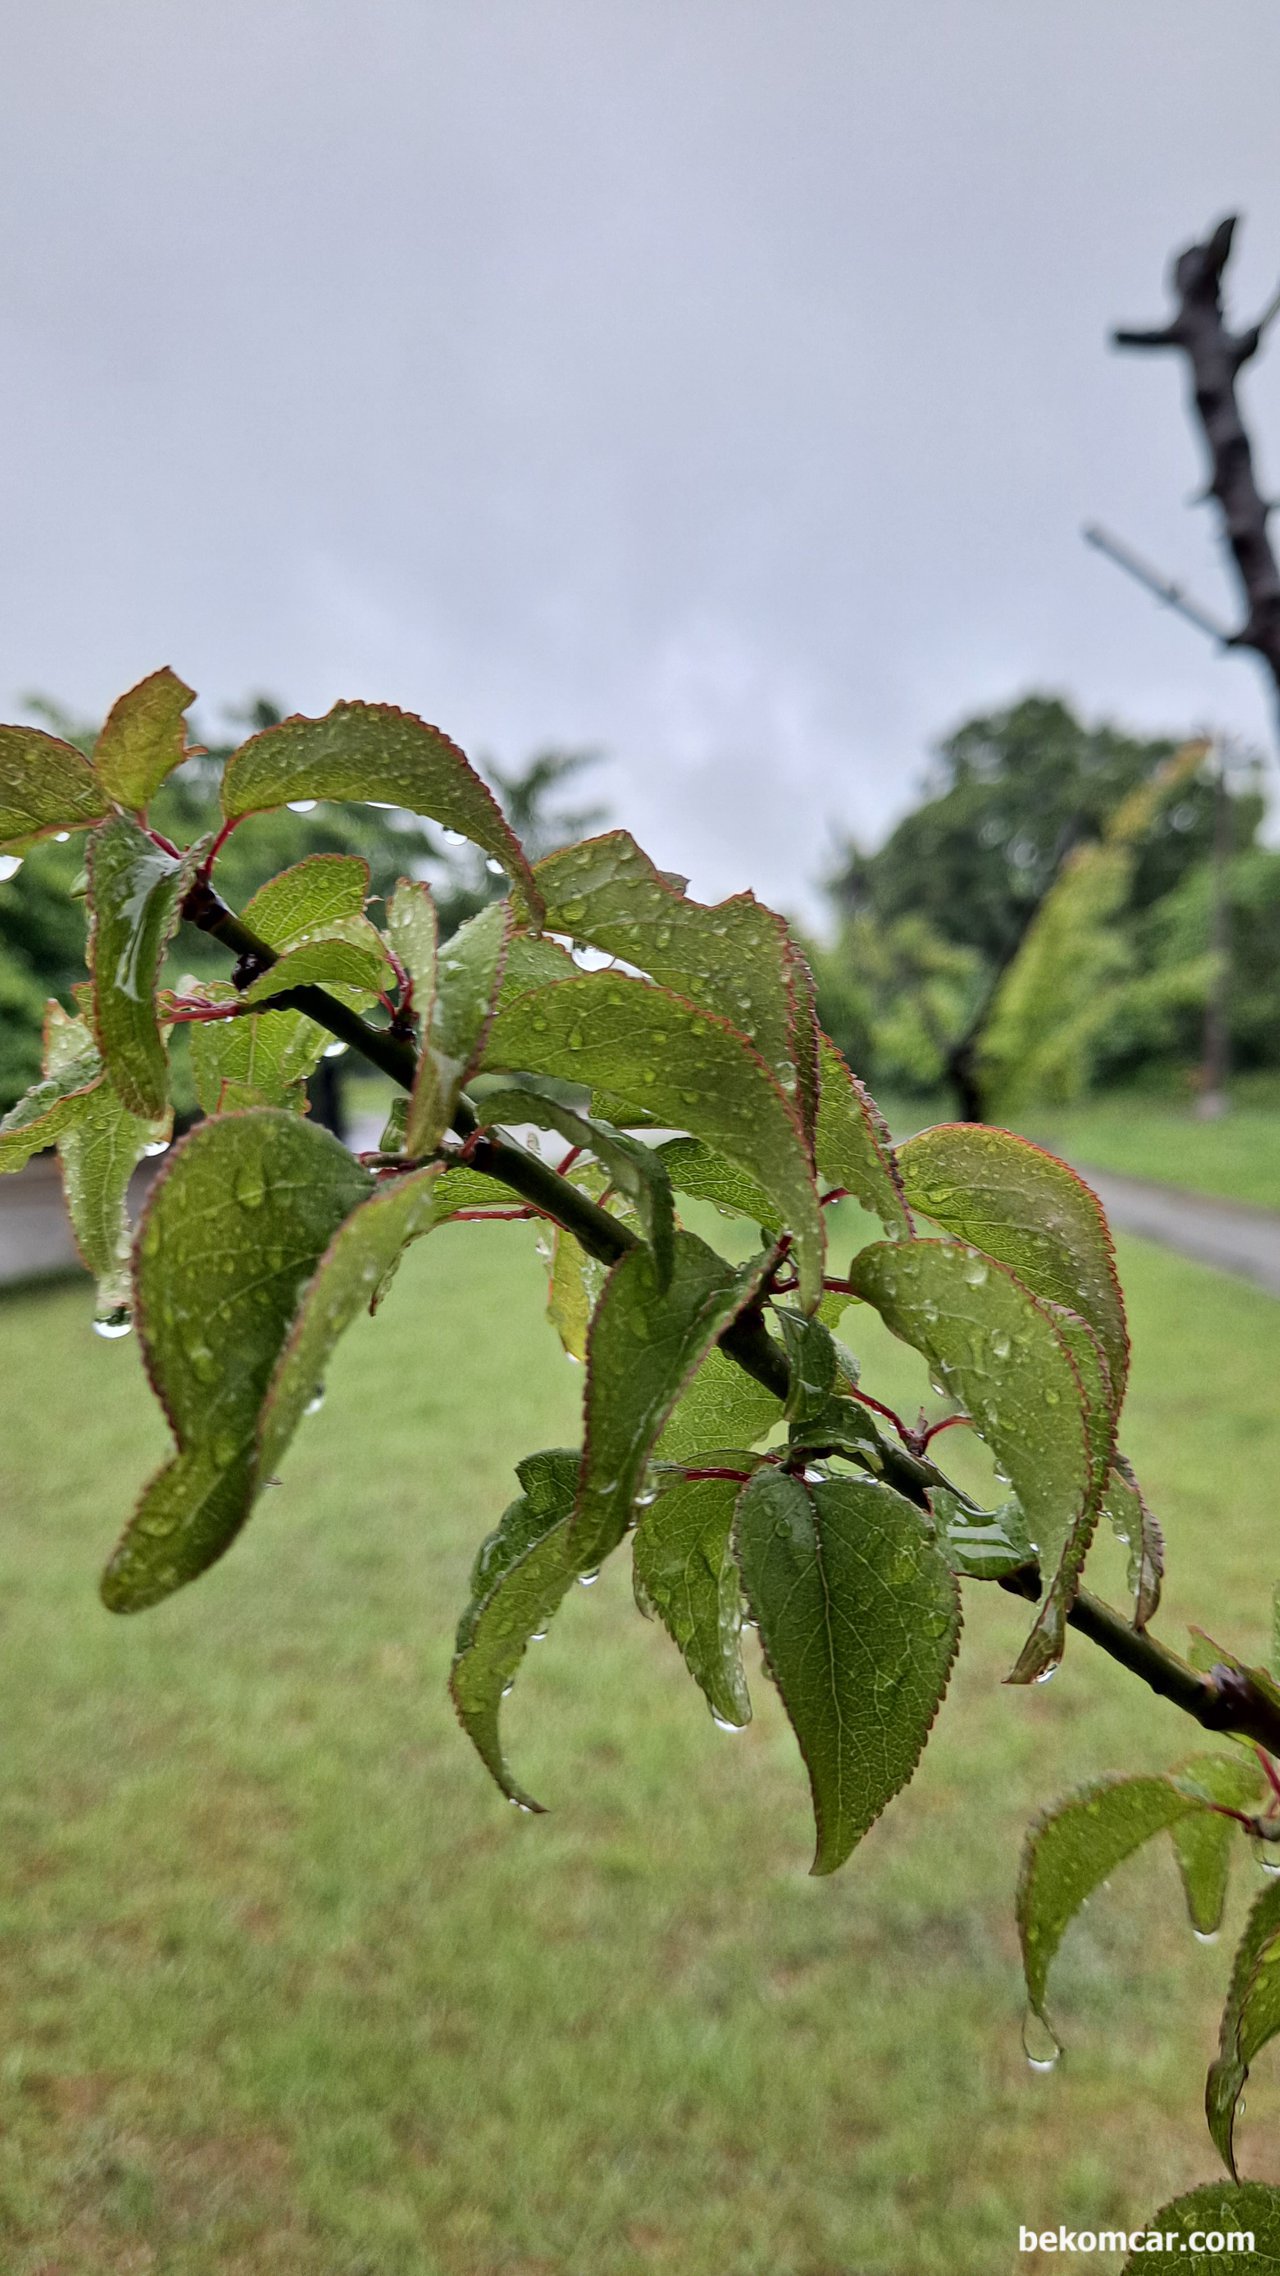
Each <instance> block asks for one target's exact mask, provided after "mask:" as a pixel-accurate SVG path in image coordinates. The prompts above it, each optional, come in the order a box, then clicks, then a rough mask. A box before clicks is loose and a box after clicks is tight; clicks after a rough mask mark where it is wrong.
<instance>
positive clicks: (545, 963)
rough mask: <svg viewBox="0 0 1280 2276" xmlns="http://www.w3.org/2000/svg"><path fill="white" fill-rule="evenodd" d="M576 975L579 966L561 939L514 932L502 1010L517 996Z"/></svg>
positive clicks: (504, 977)
mask: <svg viewBox="0 0 1280 2276" xmlns="http://www.w3.org/2000/svg"><path fill="white" fill-rule="evenodd" d="M577 973H578V966H577V965H576V964H575V963H574V961H573V958H572V957H571V956H570V954H569V951H568V949H567V948H562V947H561V946H560V943H559V941H558V940H544V939H543V937H542V935H541V934H540V933H525V932H513V933H512V935H511V939H510V941H509V942H508V944H507V961H506V963H505V964H504V965H503V968H502V986H501V988H500V989H499V990H498V1004H499V1007H500V1008H505V1007H506V1005H507V1004H510V1003H514V1001H515V999H516V997H517V996H525V995H527V994H528V992H529V990H530V988H541V987H543V986H544V985H545V984H546V982H547V981H548V980H572V979H575V978H576V976H577Z"/></svg>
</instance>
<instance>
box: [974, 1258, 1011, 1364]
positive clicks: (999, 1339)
mask: <svg viewBox="0 0 1280 2276" xmlns="http://www.w3.org/2000/svg"><path fill="white" fill-rule="evenodd" d="M965 1278H966V1279H968V1274H967V1273H966V1275H965ZM983 1278H984V1279H985V1278H986V1275H985V1273H984V1275H983ZM991 1349H992V1350H993V1352H994V1353H995V1355H996V1358H997V1359H1007V1358H1008V1357H1009V1354H1010V1352H1011V1351H1012V1349H1013V1345H1012V1344H1011V1343H1010V1341H1009V1338H1008V1336H1007V1335H1006V1334H1005V1332H1004V1329H1003V1328H993V1329H992V1331H991Z"/></svg>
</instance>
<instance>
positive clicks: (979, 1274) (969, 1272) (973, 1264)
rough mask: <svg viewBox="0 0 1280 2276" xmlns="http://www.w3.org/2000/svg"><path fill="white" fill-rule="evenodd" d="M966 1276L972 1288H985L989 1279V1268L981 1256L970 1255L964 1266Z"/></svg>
mask: <svg viewBox="0 0 1280 2276" xmlns="http://www.w3.org/2000/svg"><path fill="white" fill-rule="evenodd" d="M964 1277H965V1280H966V1282H967V1284H968V1286H969V1287H970V1288H983V1287H985V1285H986V1282H987V1279H988V1273H987V1268H986V1266H985V1264H984V1263H983V1261H982V1259H981V1257H970V1259H969V1262H968V1264H967V1265H966V1266H965V1268H964Z"/></svg>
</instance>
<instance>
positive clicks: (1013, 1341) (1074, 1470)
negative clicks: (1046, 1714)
mask: <svg viewBox="0 0 1280 2276" xmlns="http://www.w3.org/2000/svg"><path fill="white" fill-rule="evenodd" d="M850 1279H851V1282H852V1284H853V1287H854V1289H855V1291H856V1293H857V1294H858V1295H860V1296H863V1297H865V1298H866V1301H867V1302H868V1303H869V1304H873V1305H874V1306H875V1308H876V1310H877V1311H878V1312H879V1313H880V1315H881V1318H882V1319H883V1320H884V1322H885V1324H886V1326H888V1327H889V1328H890V1329H892V1331H893V1333H894V1334H895V1335H896V1336H900V1337H901V1338H902V1340H903V1342H904V1343H909V1344H912V1345H914V1347H915V1349H916V1350H917V1351H919V1352H922V1353H923V1354H924V1356H925V1358H926V1359H927V1360H928V1362H929V1367H930V1370H931V1372H932V1373H933V1374H934V1375H936V1376H937V1378H938V1379H939V1380H940V1381H941V1382H942V1384H943V1385H944V1386H945V1388H946V1390H947V1391H948V1393H949V1394H950V1395H951V1396H952V1397H953V1398H955V1399H956V1400H957V1401H958V1402H959V1404H960V1405H961V1406H962V1407H963V1408H964V1411H965V1412H966V1413H967V1414H968V1415H970V1416H971V1417H972V1418H973V1422H974V1426H975V1428H976V1429H977V1430H978V1432H979V1433H980V1435H981V1436H982V1437H983V1438H984V1439H985V1440H986V1442H987V1444H988V1446H989V1447H990V1448H991V1451H992V1453H993V1454H994V1456H995V1458H996V1461H997V1462H998V1463H999V1465H1000V1467H1001V1469H1002V1470H1003V1471H1004V1472H1005V1475H1006V1476H1007V1477H1008V1478H1009V1480H1010V1482H1011V1484H1012V1486H1013V1490H1014V1492H1015V1494H1016V1495H1017V1498H1018V1500H1019V1502H1020V1503H1021V1505H1022V1508H1023V1510H1024V1511H1025V1513H1026V1518H1027V1527H1028V1531H1029V1533H1030V1535H1031V1538H1032V1540H1033V1541H1034V1542H1035V1545H1036V1548H1037V1550H1038V1551H1039V1554H1040V1556H1041V1559H1042V1560H1043V1561H1044V1562H1045V1563H1046V1565H1050V1566H1056V1565H1057V1564H1058V1562H1059V1560H1060V1559H1061V1558H1062V1557H1063V1556H1064V1555H1065V1554H1066V1553H1067V1552H1068V1550H1069V1549H1073V1545H1074V1542H1075V1541H1076V1539H1077V1538H1078V1533H1077V1529H1078V1528H1079V1527H1081V1526H1084V1525H1091V1524H1092V1521H1093V1503H1092V1500H1091V1487H1092V1472H1093V1461H1092V1456H1091V1450H1090V1445H1089V1440H1088V1437H1087V1434H1086V1413H1085V1404H1084V1396H1083V1392H1082V1389H1081V1385H1080V1380H1079V1377H1078V1375H1077V1373H1076V1370H1075V1367H1074V1365H1073V1363H1072V1360H1071V1357H1070V1354H1069V1353H1068V1351H1067V1349H1066V1346H1065V1344H1064V1343H1063V1340H1062V1337H1061V1335H1060V1333H1059V1331H1058V1328H1057V1326H1056V1325H1055V1323H1054V1321H1053V1320H1052V1319H1051V1317H1050V1316H1049V1314H1048V1312H1047V1311H1046V1309H1045V1307H1044V1306H1043V1305H1042V1304H1040V1303H1038V1302H1037V1300H1036V1298H1035V1297H1033V1296H1032V1295H1031V1294H1030V1293H1029V1291H1028V1290H1027V1289H1025V1288H1024V1287H1023V1286H1022V1283H1021V1282H1020V1281H1019V1280H1017V1279H1016V1278H1015V1276H1014V1274H1013V1273H1012V1272H1010V1271H1009V1269H1008V1267H1007V1266H1005V1265H1001V1264H998V1263H996V1262H995V1261H994V1260H990V1261H989V1260H987V1259H985V1258H982V1257H979V1256H978V1254H977V1252H976V1251H974V1250H972V1249H966V1248H962V1247H960V1246H958V1245H953V1244H951V1243H950V1242H943V1241H910V1242H905V1241H904V1242H890V1241H881V1242H877V1243H875V1244H873V1246H872V1247H870V1248H866V1249H863V1251H862V1252H861V1254H860V1255H859V1256H857V1257H855V1258H854V1260H853V1264H852V1266H851V1268H850ZM1033 1635H1036V1631H1035V1630H1033ZM1038 1643H1039V1644H1040V1645H1041V1646H1042V1647H1043V1648H1046V1649H1048V1650H1050V1651H1051V1650H1052V1648H1053V1639H1052V1637H1046V1636H1045V1635H1044V1632H1043V1631H1041V1632H1040V1636H1039V1638H1038ZM1045 1664H1050V1663H1048V1662H1045V1661H1041V1663H1040V1668H1042V1667H1043V1665H1045ZM1036 1672H1040V1669H1039V1668H1035V1667H1033V1666H1031V1665H1030V1664H1029V1663H1028V1661H1027V1658H1026V1655H1025V1653H1024V1657H1023V1659H1020V1660H1019V1663H1018V1669H1017V1670H1016V1671H1015V1673H1016V1675H1017V1679H1018V1680H1019V1681H1028V1680H1031V1679H1032V1677H1033V1675H1034V1673H1036Z"/></svg>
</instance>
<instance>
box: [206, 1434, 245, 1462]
mask: <svg viewBox="0 0 1280 2276" xmlns="http://www.w3.org/2000/svg"><path fill="white" fill-rule="evenodd" d="M209 1451H210V1453H211V1454H212V1456H213V1466H214V1469H215V1470H229V1469H230V1467H231V1465H232V1463H233V1462H234V1461H235V1458H236V1456H237V1454H238V1453H239V1452H240V1441H239V1439H238V1438H237V1437H236V1434H235V1432H234V1431H232V1430H225V1431H222V1432H221V1433H220V1435H219V1436H218V1437H217V1438H215V1440H214V1442H213V1445H212V1446H211V1447H210V1449H209Z"/></svg>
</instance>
